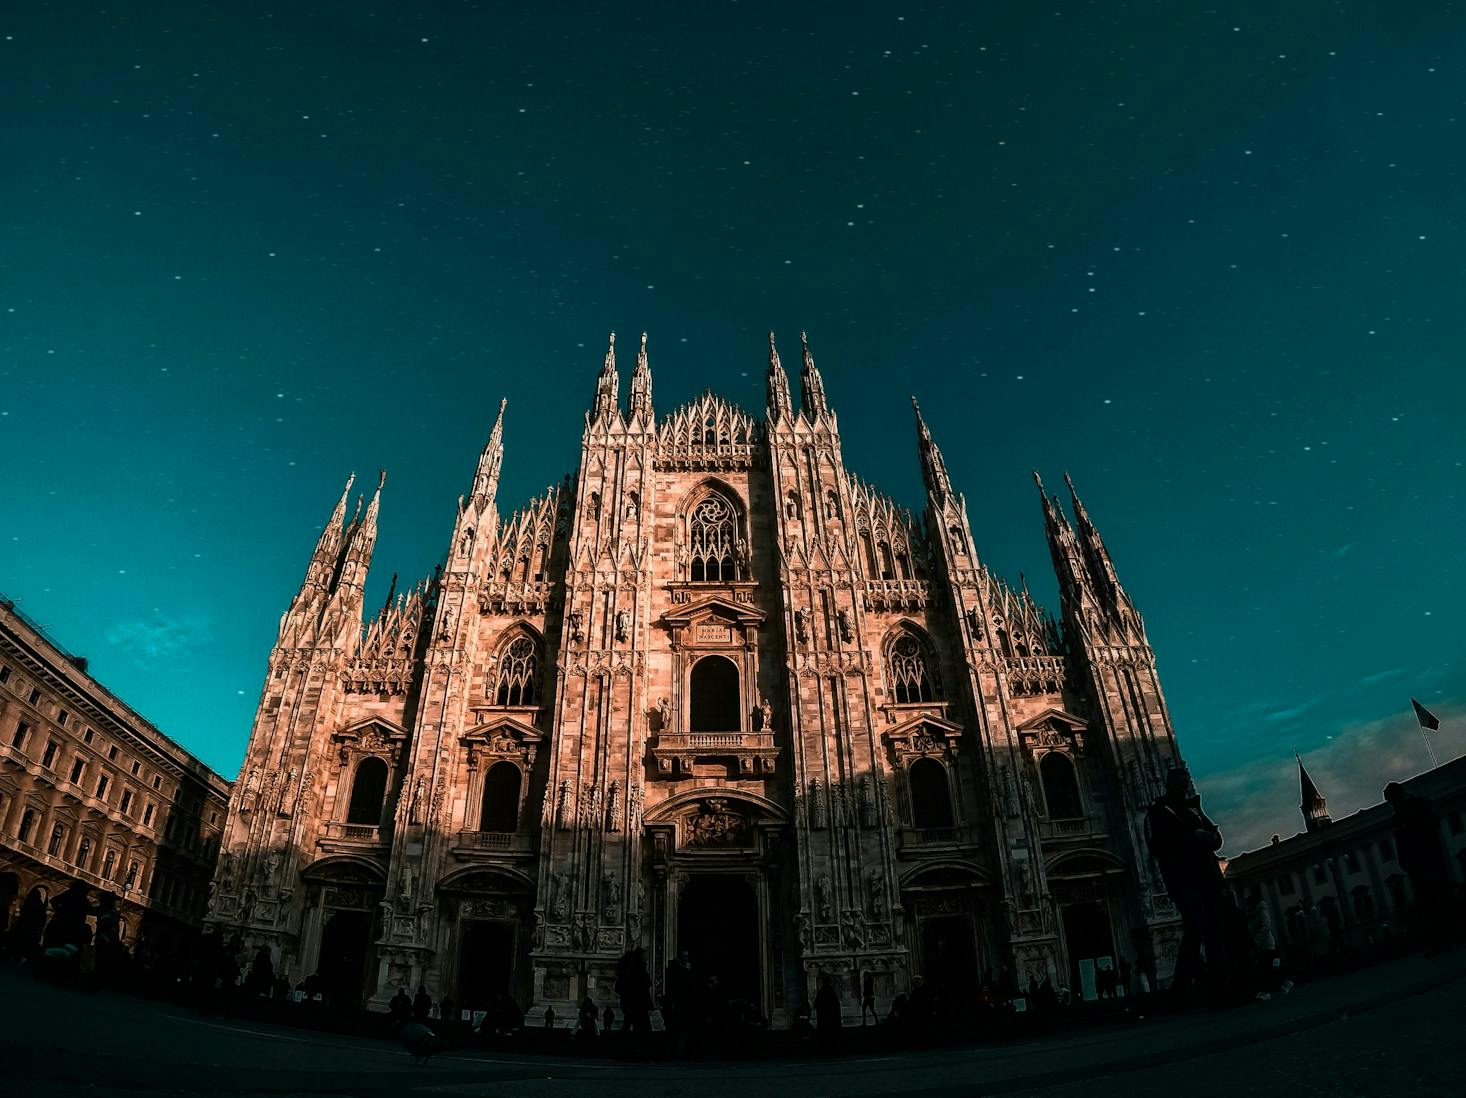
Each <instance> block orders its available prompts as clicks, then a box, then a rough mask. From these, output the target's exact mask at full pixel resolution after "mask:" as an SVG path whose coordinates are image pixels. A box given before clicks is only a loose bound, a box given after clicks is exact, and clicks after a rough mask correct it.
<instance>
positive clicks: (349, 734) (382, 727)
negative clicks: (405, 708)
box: [331, 717, 407, 743]
mask: <svg viewBox="0 0 1466 1098" xmlns="http://www.w3.org/2000/svg"><path fill="white" fill-rule="evenodd" d="M373 733H375V735H376V738H377V739H380V740H381V741H382V742H383V743H392V742H395V741H397V740H405V739H407V729H405V728H403V727H402V726H401V725H400V724H398V723H397V722H396V721H389V720H388V719H387V718H385V717H366V718H364V719H362V720H359V721H353V722H352V723H351V724H348V725H347V726H346V727H345V728H338V729H337V730H336V731H335V732H332V733H331V738H332V739H333V740H363V739H367V738H369V737H371V736H372V735H373Z"/></svg>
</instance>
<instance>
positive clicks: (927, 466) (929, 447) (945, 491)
mask: <svg viewBox="0 0 1466 1098" xmlns="http://www.w3.org/2000/svg"><path fill="white" fill-rule="evenodd" d="M911 409H912V411H914V412H915V413H916V449H917V453H918V454H919V455H920V456H921V479H922V480H923V481H925V482H926V490H927V492H928V493H929V494H930V495H931V496H932V497H933V498H934V499H936V500H937V501H938V502H941V501H942V500H945V499H946V498H947V497H948V496H951V495H955V494H956V493H954V492H953V491H952V479H951V478H950V477H949V476H947V464H946V462H944V461H943V460H942V451H941V450H939V449H938V448H937V444H936V443H935V442H933V441H932V433H931V431H930V430H929V429H928V428H927V425H926V420H925V419H923V418H922V416H921V405H920V404H918V403H917V402H916V397H914V396H913V397H912V398H911Z"/></svg>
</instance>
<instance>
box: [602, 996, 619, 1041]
mask: <svg viewBox="0 0 1466 1098" xmlns="http://www.w3.org/2000/svg"><path fill="white" fill-rule="evenodd" d="M615 1024H616V1011H615V1008H613V1007H612V1006H611V1004H610V1003H607V1004H606V1009H605V1010H604V1011H603V1012H602V1013H601V1032H602V1033H604V1034H605V1035H606V1036H607V1037H609V1036H611V1029H612V1027H613V1026H615Z"/></svg>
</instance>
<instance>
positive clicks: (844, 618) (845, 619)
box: [835, 607, 855, 644]
mask: <svg viewBox="0 0 1466 1098" xmlns="http://www.w3.org/2000/svg"><path fill="white" fill-rule="evenodd" d="M835 624H836V625H837V626H839V629H840V639H841V640H842V641H844V642H845V643H846V644H849V643H850V642H851V641H853V640H854V639H855V627H854V626H852V625H851V624H850V611H849V610H846V609H845V608H844V607H841V608H840V609H839V610H836V611H835Z"/></svg>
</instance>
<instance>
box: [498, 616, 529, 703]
mask: <svg viewBox="0 0 1466 1098" xmlns="http://www.w3.org/2000/svg"><path fill="white" fill-rule="evenodd" d="M539 685H540V650H539V645H537V644H535V642H534V641H533V640H531V639H530V638H529V637H527V636H525V635H524V634H523V633H521V634H520V635H519V636H517V637H515V638H514V639H513V640H512V641H510V642H509V645H508V647H507V648H505V649H504V652H503V654H502V655H500V657H499V677H498V679H497V680H496V682H495V683H494V704H495V705H538V704H539V696H540V690H539Z"/></svg>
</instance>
